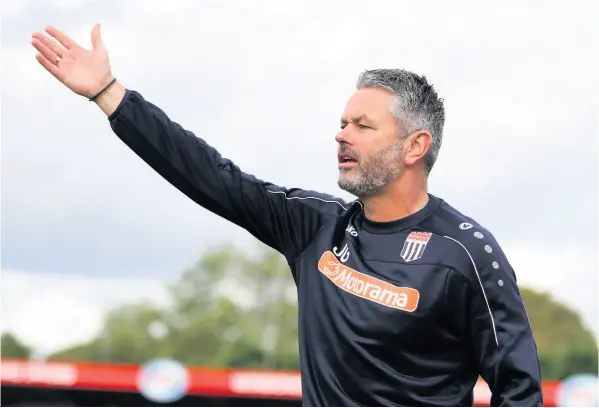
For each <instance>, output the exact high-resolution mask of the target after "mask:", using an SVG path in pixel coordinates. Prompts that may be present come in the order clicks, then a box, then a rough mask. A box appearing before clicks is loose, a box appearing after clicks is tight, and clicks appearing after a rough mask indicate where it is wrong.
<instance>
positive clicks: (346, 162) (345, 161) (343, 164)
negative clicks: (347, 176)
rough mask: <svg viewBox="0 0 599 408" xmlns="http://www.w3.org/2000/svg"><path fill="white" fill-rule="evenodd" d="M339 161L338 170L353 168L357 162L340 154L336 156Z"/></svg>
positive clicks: (346, 155)
mask: <svg viewBox="0 0 599 408" xmlns="http://www.w3.org/2000/svg"><path fill="white" fill-rule="evenodd" d="M337 158H338V160H339V168H348V167H354V166H356V165H357V164H358V162H357V161H356V160H355V159H354V158H353V157H351V156H350V155H348V154H340V155H338V156H337Z"/></svg>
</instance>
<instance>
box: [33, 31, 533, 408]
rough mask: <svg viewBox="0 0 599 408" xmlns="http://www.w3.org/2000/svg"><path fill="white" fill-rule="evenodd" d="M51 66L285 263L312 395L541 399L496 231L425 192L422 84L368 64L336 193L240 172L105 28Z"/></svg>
mask: <svg viewBox="0 0 599 408" xmlns="http://www.w3.org/2000/svg"><path fill="white" fill-rule="evenodd" d="M46 31H47V33H48V34H49V35H50V36H51V37H53V38H54V39H52V38H50V37H48V36H46V35H45V34H41V33H35V34H34V35H33V41H32V43H33V46H34V47H35V48H36V49H37V50H38V51H39V54H37V59H38V61H39V62H40V64H41V65H42V66H43V67H44V68H45V69H46V70H48V71H49V72H50V73H51V74H53V75H54V76H55V77H56V78H57V79H58V80H60V81H61V82H62V83H64V84H65V85H66V86H67V87H68V88H70V89H71V90H72V91H74V92H75V93H77V94H79V95H83V96H86V97H89V98H90V100H93V101H95V103H96V104H97V105H98V106H99V107H100V108H101V109H102V111H103V112H104V113H105V114H106V115H107V117H108V120H109V123H110V125H111V127H112V129H113V131H114V133H116V135H117V136H118V137H119V138H120V139H121V140H122V141H123V142H124V143H126V144H127V146H129V147H130V148H131V149H132V150H133V151H134V152H135V153H136V154H137V155H138V156H139V157H141V158H142V159H143V160H144V161H145V162H146V163H147V164H148V165H150V166H151V167H152V168H153V169H154V170H156V172H158V173H159V174H160V175H161V176H162V177H164V178H165V179H166V180H168V181H169V182H170V183H172V184H173V185H174V186H175V187H176V188H178V189H179V190H180V191H182V192H183V193H185V194H186V195H187V196H188V197H189V198H191V199H192V200H194V201H195V202H196V203H198V204H199V205H201V206H202V207H204V208H206V209H208V210H210V211H212V212H213V213H215V214H217V215H219V216H221V217H224V218H225V219H227V220H229V221H231V222H233V223H235V224H237V225H238V226H240V227H242V228H244V229H246V230H247V231H249V232H250V233H251V234H253V235H254V236H255V237H256V238H258V239H259V240H261V241H262V242H264V243H266V244H267V245H269V246H271V247H272V248H274V249H276V250H278V251H279V252H280V253H282V254H283V255H284V256H285V258H286V259H287V261H288V263H289V266H290V268H291V271H292V274H293V278H294V280H295V283H296V285H297V287H298V296H299V338H300V339H299V340H300V356H301V373H302V391H303V403H304V404H305V405H308V406H322V405H326V406H330V405H333V406H348V405H349V406H356V405H366V406H374V405H377V406H379V405H408V406H420V405H426V406H462V405H472V403H473V396H472V389H473V386H474V384H475V383H476V381H477V379H478V376H479V375H481V376H482V377H483V378H484V380H485V381H486V382H487V384H488V385H489V387H490V389H491V391H492V399H491V404H492V405H493V406H541V405H542V404H543V399H542V392H541V375H540V372H539V364H538V359H537V350H536V345H535V342H534V339H533V334H532V331H531V327H530V324H529V321H528V317H527V314H526V310H525V308H524V304H523V302H522V299H521V297H520V293H519V290H518V286H517V284H516V277H515V275H514V271H513V270H512V268H511V266H510V264H509V262H508V260H507V259H506V257H505V255H504V254H503V252H502V250H501V248H500V246H499V245H498V244H497V242H496V241H495V239H494V237H493V236H492V235H491V233H490V232H489V231H487V230H486V229H484V228H483V227H481V226H480V225H479V224H477V223H476V222H475V221H474V220H472V219H471V218H468V217H466V216H464V215H462V214H461V213H459V212H458V211H457V210H455V209H454V208H452V207H451V206H450V205H449V204H447V203H446V202H444V201H443V200H441V199H440V198H438V197H436V196H434V195H432V194H428V193H427V178H428V175H429V173H430V171H431V169H432V167H433V165H434V163H435V160H436V159H437V155H438V154H439V149H440V147H441V137H442V131H443V123H444V108H443V104H442V102H441V100H440V99H439V98H438V97H437V94H436V92H435V91H434V89H433V88H432V86H430V85H429V84H428V83H427V81H426V80H425V78H422V77H419V76H417V75H415V74H412V73H410V72H406V71H402V70H375V71H367V72H365V73H363V74H362V75H361V76H360V78H359V81H358V87H357V88H358V89H357V90H356V92H355V93H354V94H353V95H352V96H351V98H350V99H349V101H348V103H347V105H346V107H345V111H344V112H343V116H342V120H341V129H340V131H339V133H338V134H337V136H336V141H337V142H338V145H339V149H338V152H339V155H338V161H339V173H340V174H339V186H340V187H341V188H343V189H344V190H346V191H348V192H350V193H352V194H354V195H356V196H357V197H358V200H356V201H353V202H349V203H346V202H344V201H343V200H341V199H339V198H335V197H331V196H329V195H324V194H320V193H316V192H313V191H306V190H301V189H286V188H283V187H279V186H276V185H273V184H271V183H268V182H264V181H261V180H259V179H257V178H255V177H254V176H252V175H249V174H246V173H244V172H242V171H241V170H240V169H239V168H238V167H237V166H236V165H235V164H234V163H233V162H232V161H230V160H227V159H224V158H222V157H221V155H220V154H219V153H218V152H217V151H216V150H215V149H214V148H213V147H211V146H210V145H208V144H207V142H206V141H204V140H203V139H199V138H197V137H196V136H194V135H193V134H192V133H191V132H189V131H187V130H185V129H184V128H182V127H181V126H179V125H178V124H176V123H174V122H172V121H171V120H170V119H169V118H168V116H167V115H166V114H165V113H164V112H163V111H162V110H160V109H159V108H158V107H157V106H155V105H153V104H151V103H150V102H148V101H146V100H145V99H144V98H143V97H142V96H141V95H140V94H139V93H137V92H135V91H132V90H127V89H125V88H124V87H123V85H121V84H120V83H119V82H118V81H116V79H114V78H113V76H112V73H111V70H110V64H109V60H108V52H107V50H106V48H105V46H104V45H103V43H102V40H101V36H100V28H99V26H95V27H94V28H93V30H92V45H93V48H92V50H84V49H83V48H81V47H80V46H79V45H78V44H76V43H75V42H74V41H73V40H72V39H70V38H69V37H68V36H66V35H65V34H63V33H62V32H60V31H59V30H57V29H55V28H48V29H46Z"/></svg>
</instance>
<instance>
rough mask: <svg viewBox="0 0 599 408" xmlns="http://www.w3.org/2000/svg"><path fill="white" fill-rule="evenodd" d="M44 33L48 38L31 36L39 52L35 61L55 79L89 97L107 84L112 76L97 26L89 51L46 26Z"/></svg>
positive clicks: (36, 34) (37, 34) (35, 34)
mask: <svg viewBox="0 0 599 408" xmlns="http://www.w3.org/2000/svg"><path fill="white" fill-rule="evenodd" d="M45 31H46V33H47V34H48V35H49V36H48V35H46V34H43V33H34V34H33V36H32V37H33V39H32V41H31V44H32V45H33V46H34V47H35V48H36V49H37V50H38V51H39V53H38V54H37V55H36V58H37V60H38V62H39V63H40V64H41V65H42V66H43V67H44V68H45V69H46V70H47V71H48V72H49V73H51V74H52V75H53V76H54V77H55V78H56V79H58V80H59V81H60V82H62V83H63V84H65V85H66V86H67V87H68V88H69V89H70V90H72V91H73V92H75V93H76V94H79V95H82V96H85V97H88V98H89V97H91V96H93V95H95V94H96V93H98V92H99V91H100V90H102V89H103V88H104V87H105V86H106V85H108V84H109V83H110V81H111V80H112V79H113V76H112V72H111V69H110V61H109V58H108V51H107V50H106V47H105V46H104V43H103V42H102V36H101V34H100V25H99V24H96V25H95V26H94V27H93V29H92V32H91V40H92V49H91V50H87V49H84V48H83V47H81V46H80V45H79V44H77V43H76V42H75V41H73V40H72V39H71V38H70V37H69V36H67V35H66V34H64V33H63V32H61V31H60V30H58V29H56V28H54V27H47V28H46V30H45ZM50 37H52V38H50Z"/></svg>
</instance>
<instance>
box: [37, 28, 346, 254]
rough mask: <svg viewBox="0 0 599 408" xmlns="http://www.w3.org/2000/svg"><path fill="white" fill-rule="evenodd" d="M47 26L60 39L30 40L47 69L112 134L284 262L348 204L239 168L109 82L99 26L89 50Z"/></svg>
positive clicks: (138, 97)
mask: <svg viewBox="0 0 599 408" xmlns="http://www.w3.org/2000/svg"><path fill="white" fill-rule="evenodd" d="M46 31H47V32H48V34H50V35H51V36H52V37H54V38H55V39H56V40H57V41H58V42H56V41H54V40H52V39H50V38H49V37H47V36H46V35H43V34H40V33H36V34H34V40H33V45H34V46H35V48H36V49H38V51H39V52H40V53H39V54H38V56H37V58H38V61H39V62H40V64H41V65H42V66H43V67H44V68H46V70H48V71H49V72H50V73H51V74H53V75H54V76H55V77H56V78H57V79H58V80H60V81H61V82H62V83H63V84H65V85H66V86H67V87H69V88H70V89H71V90H72V91H73V92H75V93H77V94H79V95H83V96H86V97H88V98H91V99H93V100H94V102H95V103H96V104H97V105H98V106H99V107H100V108H101V109H102V111H103V112H104V113H105V114H106V115H107V116H108V119H109V121H110V125H111V127H112V129H113V131H114V132H115V133H116V135H117V136H118V137H119V138H120V139H121V140H122V141H123V142H124V143H125V144H126V145H127V146H129V147H130V148H131V149H132V150H133V151H134V152H135V153H136V154H137V155H138V156H139V157H140V158H141V159H142V160H144V161H145V162H146V163H147V164H148V165H149V166H151V167H152V168H153V169H154V170H155V171H156V172H157V173H159V174H160V175H161V176H162V177H164V178H165V179H166V180H168V181H169V182H170V183H171V184H172V185H173V186H175V187H176V188H177V189H179V190H180V191H181V192H183V193H184V194H185V195H187V196H188V197H189V198H191V199H192V200H194V201H195V202H196V203H198V204H199V205H201V206H202V207H204V208H206V209H208V210H210V211H212V212H213V213H215V214H217V215H219V216H221V217H223V218H225V219H227V220H229V221H231V222H233V223H235V224H237V225H238V226H240V227H242V228H244V229H246V230H247V231H248V232H250V233H251V234H252V235H254V236H255V237H256V238H258V239H259V240H261V241H262V242H264V243H265V244H267V245H269V246H270V247H272V248H274V249H276V250H277V251H279V252H281V253H282V254H283V255H285V257H286V258H287V259H288V261H290V262H291V261H293V259H295V258H296V257H297V256H298V255H299V254H300V253H301V251H302V250H303V249H304V248H305V247H306V246H307V245H308V244H309V243H310V242H311V240H312V239H313V237H314V236H315V235H316V233H317V232H318V230H319V229H320V227H321V226H322V225H323V224H324V223H325V222H327V221H329V220H332V219H334V218H335V217H337V215H338V214H339V213H340V212H341V211H343V209H344V208H345V207H346V204H345V203H344V202H343V201H341V200H339V199H337V198H334V197H331V196H327V195H323V194H319V193H316V192H313V191H305V190H301V189H286V188H283V187H280V186H276V185H274V184H272V183H268V182H265V181H262V180H259V179H257V178H256V177H254V176H253V175H250V174H247V173H244V172H243V171H241V170H240V169H239V168H238V167H237V166H236V165H235V164H234V163H233V162H232V161H231V160H228V159H226V158H223V157H222V156H221V155H220V154H219V152H218V151H217V150H216V149H214V148H213V147H211V146H210V145H208V143H206V141H204V140H203V139H200V138H198V137H196V136H195V135H194V134H192V133H191V132H190V131H188V130H186V129H184V128H183V127H182V126H180V125H179V124H177V123H175V122H173V121H172V120H171V119H170V118H169V117H168V116H167V114H166V113H165V112H163V111H162V110H161V109H160V108H158V107H157V106H156V105H154V104H152V103H150V102H148V101H146V100H145V99H144V98H143V97H142V95H141V94H139V93H138V92H135V91H131V90H126V89H125V88H124V87H123V86H122V85H121V84H120V83H119V82H118V81H114V82H113V79H114V78H113V77H112V74H111V70H110V64H109V61H108V53H107V51H106V49H105V47H104V45H103V43H102V40H101V38H100V29H99V26H95V27H94V29H93V30H92V44H93V49H92V50H91V51H90V50H85V49H83V48H81V47H80V46H79V45H77V44H76V43H75V42H74V41H73V40H71V39H70V38H69V37H68V36H66V35H65V34H63V33H61V32H60V31H58V30H56V29H54V28H49V29H47V30H46ZM107 86H108V87H107ZM100 92H101V93H100ZM98 93H100V95H99V96H97V98H92V97H93V96H95V95H97V94H98Z"/></svg>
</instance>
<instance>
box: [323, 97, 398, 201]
mask: <svg viewBox="0 0 599 408" xmlns="http://www.w3.org/2000/svg"><path fill="white" fill-rule="evenodd" d="M392 103H393V95H392V94H391V93H390V92H387V91H386V90H383V89H372V88H371V89H360V90H358V91H356V92H355V93H354V94H353V95H352V97H351V98H350V99H349V101H348V103H347V105H346V107H345V111H344V112H343V116H342V118H341V128H342V129H341V131H340V132H339V133H338V134H337V136H336V137H335V140H336V141H337V142H338V143H339V145H338V148H337V152H338V157H339V187H340V188H341V189H343V190H345V191H347V192H349V193H350V194H353V195H355V196H357V197H360V198H363V197H368V196H371V195H373V194H376V193H377V192H379V191H380V190H381V189H382V188H384V187H385V186H386V185H388V184H389V183H391V182H392V181H394V180H395V179H396V178H397V177H398V176H399V174H400V173H401V169H402V160H403V158H402V140H401V138H400V137H399V135H400V133H399V127H398V124H397V119H396V118H395V116H393V114H392V113H391V112H390V111H389V107H390V106H391V104H392Z"/></svg>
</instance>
